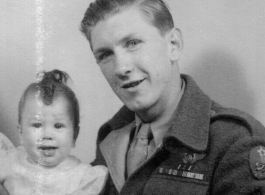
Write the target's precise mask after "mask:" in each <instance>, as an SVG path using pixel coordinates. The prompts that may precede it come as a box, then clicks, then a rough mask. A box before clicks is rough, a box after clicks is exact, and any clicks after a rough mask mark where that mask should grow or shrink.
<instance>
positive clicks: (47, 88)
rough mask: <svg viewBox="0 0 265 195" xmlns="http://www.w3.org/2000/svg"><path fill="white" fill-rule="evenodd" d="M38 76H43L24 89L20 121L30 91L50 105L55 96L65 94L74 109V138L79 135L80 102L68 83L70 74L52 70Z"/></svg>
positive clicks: (19, 113)
mask: <svg viewBox="0 0 265 195" xmlns="http://www.w3.org/2000/svg"><path fill="white" fill-rule="evenodd" d="M37 77H42V79H41V80H40V81H39V82H36V83H31V84H30V85H29V86H28V87H27V88H26V90H25V91H24V93H23V95H22V97H21V99H20V101H19V106H18V123H19V124H21V118H22V112H23V109H24V106H25V102H26V98H27V96H28V95H29V94H30V93H36V94H37V96H38V98H39V99H41V100H42V101H43V103H44V104H46V105H50V104H52V103H53V100H54V98H55V97H57V96H60V95H63V96H64V97H66V98H67V100H68V101H69V103H70V105H71V107H72V111H73V121H74V122H73V124H74V130H75V133H74V140H76V138H77V136H78V130H79V122H80V118H79V103H78V100H77V99H76V96H75V93H74V92H73V91H72V90H71V89H70V88H69V87H68V86H67V85H66V83H67V80H68V79H69V78H70V77H69V75H68V74H67V73H66V72H64V71H60V70H57V69H55V70H52V71H49V72H45V71H44V72H41V73H39V74H38V75H37Z"/></svg>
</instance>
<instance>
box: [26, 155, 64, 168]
mask: <svg viewBox="0 0 265 195" xmlns="http://www.w3.org/2000/svg"><path fill="white" fill-rule="evenodd" d="M64 160H65V159H56V158H54V157H53V158H52V159H51V158H49V157H45V156H37V157H36V156H35V157H30V156H28V161H29V163H31V164H35V165H40V166H42V167H44V168H48V169H49V168H54V167H57V166H58V165H60V164H61V163H62V162H63V161H64Z"/></svg>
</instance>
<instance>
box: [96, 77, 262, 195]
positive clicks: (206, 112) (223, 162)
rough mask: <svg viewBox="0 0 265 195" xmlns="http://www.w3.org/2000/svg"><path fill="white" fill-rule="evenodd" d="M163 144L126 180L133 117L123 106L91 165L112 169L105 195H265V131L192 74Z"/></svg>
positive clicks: (104, 133)
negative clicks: (201, 86) (215, 98)
mask: <svg viewBox="0 0 265 195" xmlns="http://www.w3.org/2000/svg"><path fill="white" fill-rule="evenodd" d="M182 78H183V79H184V80H185V82H186V88H185V92H184V94H183V96H182V99H181V100H180V103H179V105H178V108H177V111H176V115H175V116H174V122H173V123H172V125H171V127H170V128H169V129H168V131H167V132H166V134H165V136H164V138H163V144H162V146H161V147H160V148H158V149H157V151H156V152H155V153H154V154H153V155H152V156H151V157H150V159H148V160H147V161H145V162H144V163H143V164H142V165H141V166H140V167H139V168H138V169H137V170H136V171H135V172H134V173H132V175H131V176H130V177H129V178H127V179H126V180H125V177H124V173H125V167H126V166H125V165H126V153H127V150H128V147H129V142H130V141H129V140H130V136H131V132H132V131H133V129H134V119H135V114H134V113H133V112H131V111H129V110H128V109H127V108H126V107H125V106H124V107H122V108H121V109H120V110H119V112H118V113H117V114H116V115H115V116H114V117H113V118H112V119H111V120H109V121H108V122H107V123H105V124H104V125H103V126H102V127H101V128H100V130H99V133H98V140H97V153H96V159H95V160H94V162H93V163H92V164H93V165H105V166H108V168H109V171H110V177H109V178H108V181H107V183H106V187H105V194H111V195H114V194H122V195H130V194H131V195H133V194H143V195H156V194H157V195H169V194H175V195H178V194H179V195H193V194H194V195H195V194H196V195H205V194H208V195H209V194H214V195H221V194H222V195H228V194H233V195H236V194H240V195H244V194H255V195H256V194H265V129H264V127H263V126H262V125H261V124H260V123H259V122H258V121H256V120H255V119H254V118H253V117H251V116H249V115H248V114H246V113H243V112H241V111H238V110H236V109H230V108H224V107H222V106H220V105H219V104H217V103H215V102H214V101H212V100H211V99H210V98H209V97H208V96H207V95H205V94H204V93H203V92H202V91H201V90H200V89H199V87H198V86H197V85H196V83H195V82H194V81H193V79H192V78H191V77H190V76H187V75H182Z"/></svg>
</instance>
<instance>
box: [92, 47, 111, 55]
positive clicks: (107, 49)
mask: <svg viewBox="0 0 265 195" xmlns="http://www.w3.org/2000/svg"><path fill="white" fill-rule="evenodd" d="M109 50H110V49H109V48H99V49H96V50H95V51H93V53H94V55H96V54H98V53H104V52H106V51H109Z"/></svg>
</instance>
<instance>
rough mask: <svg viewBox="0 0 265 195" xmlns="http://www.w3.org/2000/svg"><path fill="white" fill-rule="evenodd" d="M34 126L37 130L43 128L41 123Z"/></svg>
mask: <svg viewBox="0 0 265 195" xmlns="http://www.w3.org/2000/svg"><path fill="white" fill-rule="evenodd" d="M32 126H33V127H35V128H41V126H42V124H41V123H33V124H32Z"/></svg>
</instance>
